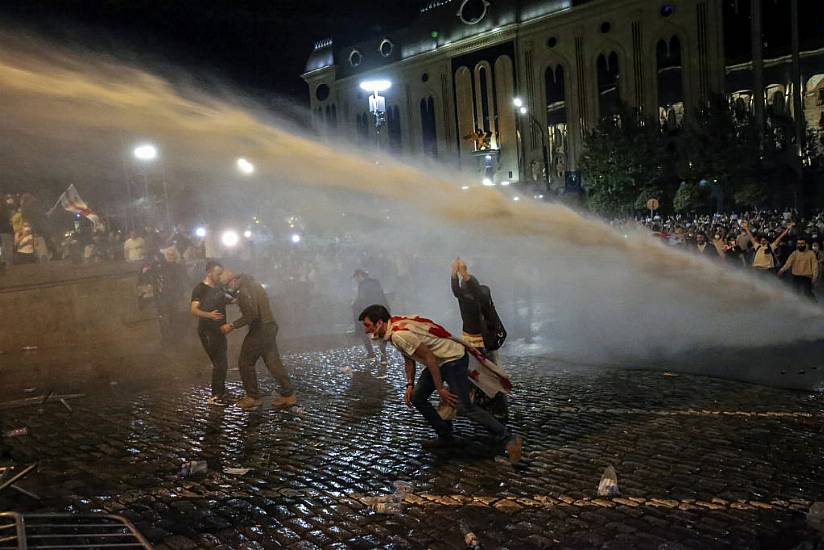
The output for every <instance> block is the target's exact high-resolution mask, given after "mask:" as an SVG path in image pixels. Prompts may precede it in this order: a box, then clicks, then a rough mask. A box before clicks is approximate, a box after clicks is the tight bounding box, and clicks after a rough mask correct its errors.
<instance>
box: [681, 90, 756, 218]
mask: <svg viewBox="0 0 824 550" xmlns="http://www.w3.org/2000/svg"><path fill="white" fill-rule="evenodd" d="M677 149H678V174H679V176H680V178H681V179H682V180H683V181H686V182H688V183H690V184H698V183H701V182H703V183H704V184H710V185H713V186H717V187H719V188H720V189H721V191H722V192H723V194H724V196H726V197H732V196H734V195H735V193H736V191H737V190H739V189H740V188H741V187H742V186H743V185H746V184H747V182H752V181H753V180H754V179H757V176H758V173H759V169H760V155H761V153H760V147H759V136H758V128H757V126H756V125H755V123H754V121H753V119H752V117H751V116H750V115H748V114H746V113H745V114H744V115H743V116H740V117H736V116H735V113H734V112H733V110H732V109H731V108H730V105H729V103H728V101H727V99H726V98H724V97H723V96H720V95H715V96H712V97H711V98H710V99H709V101H708V102H707V103H706V104H705V105H702V106H700V107H699V108H698V109H695V110H693V111H691V113H689V114H688V115H687V116H686V117H685V118H684V125H683V128H682V131H681V133H680V135H679V136H678V138H677ZM690 189H693V188H692V187H690ZM679 192H681V190H680V189H679ZM685 192H686V191H685ZM683 200H684V197H683V196H682V199H681V201H682V202H681V204H682V206H683Z"/></svg>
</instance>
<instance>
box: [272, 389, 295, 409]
mask: <svg viewBox="0 0 824 550" xmlns="http://www.w3.org/2000/svg"><path fill="white" fill-rule="evenodd" d="M297 404H298V396H297V395H295V394H294V393H293V394H292V395H290V396H288V397H283V396H282V395H279V396H277V397H275V398H274V399H272V408H273V409H288V408H289V407H293V406H295V405H297Z"/></svg>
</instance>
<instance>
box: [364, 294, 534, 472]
mask: <svg viewBox="0 0 824 550" xmlns="http://www.w3.org/2000/svg"><path fill="white" fill-rule="evenodd" d="M358 318H359V320H360V321H362V322H363V328H364V331H366V332H367V333H368V334H373V335H375V336H377V337H379V338H383V339H384V340H386V341H389V342H391V343H392V345H393V346H394V347H395V348H396V349H398V351H400V352H401V353H402V354H403V356H404V366H405V371H406V392H405V393H404V397H403V399H404V403H406V405H407V406H409V407H412V406H414V407H415V408H416V409H417V410H418V412H420V413H421V415H423V417H424V418H425V419H426V421H427V422H428V423H429V425H430V426H431V427H432V429H433V430H435V433H436V434H437V438H436V439H434V440H431V441H427V442H426V443H424V446H425V447H427V448H444V447H449V446H452V445H454V444H455V438H454V434H453V427H452V423H451V422H449V421H447V420H444V419H443V418H441V417H440V415H439V414H438V412H437V411H436V410H435V408H434V407H433V406H432V404H431V403H430V402H429V397H430V395H431V394H432V392H435V391H436V392H437V393H438V396H439V397H440V399H441V401H442V402H443V403H446V404H448V405H450V406H453V407H457V409H458V413H459V414H461V415H463V416H466V417H468V418H470V419H471V420H472V421H474V422H476V423H477V424H480V425H481V426H483V427H484V428H486V429H487V430H488V431H489V432H491V433H492V434H493V435H494V437H495V440H496V443H497V444H499V445H501V446H502V447H503V448H504V449H505V450H506V453H507V454H508V455H509V459H510V461H512V462H513V463H515V462H518V461H519V460H520V458H521V452H522V448H523V440H522V439H521V437H520V436H518V435H513V434H512V433H510V431H509V430H508V429H507V428H506V426H504V425H503V424H501V423H500V422H498V421H497V420H496V419H495V418H494V417H493V416H492V415H491V414H490V413H488V412H487V411H485V410H484V409H482V408H481V407H479V406H477V405H475V404H474V403H472V402H471V401H470V399H469V384H470V382H469V377H468V366H469V356H468V353H467V348H466V347H464V345H463V344H462V343H460V342H458V341H456V340H455V339H453V338H451V335H450V334H449V332H447V331H446V329H444V328H443V327H441V326H440V325H437V324H435V323H434V322H432V321H430V320H429V319H424V318H422V317H409V316H406V317H390V316H389V311H388V310H387V309H386V308H385V307H384V306H381V305H377V304H376V305H371V306H369V307H367V308H366V309H365V310H364V311H363V312H362V313H361V314H360V315H359V316H358ZM417 363H421V364H422V365H424V370H423V372H422V373H421V375H420V377H419V378H418V381H417V383H415V382H414V379H415V373H416V372H415V371H416V364H417Z"/></svg>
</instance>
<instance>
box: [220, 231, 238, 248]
mask: <svg viewBox="0 0 824 550" xmlns="http://www.w3.org/2000/svg"><path fill="white" fill-rule="evenodd" d="M220 240H221V241H223V246H225V247H227V248H232V247H234V246H236V245H237V243H238V242H239V241H240V237H239V236H238V234H237V232H236V231H233V230H232V229H227V230H226V231H224V232H223V235H221V237H220Z"/></svg>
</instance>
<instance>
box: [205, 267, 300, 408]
mask: <svg viewBox="0 0 824 550" xmlns="http://www.w3.org/2000/svg"><path fill="white" fill-rule="evenodd" d="M222 280H223V282H224V283H225V284H227V285H228V286H229V288H231V289H233V290H234V289H237V291H238V294H237V297H238V305H239V306H240V313H241V317H240V319H237V320H236V321H233V322H232V323H227V324H224V325H223V326H222V327H220V330H221V332H222V333H223V334H229V333H230V332H232V331H233V330H235V329H238V328H241V327H244V326H247V325H248V327H249V332H247V333H246V337H245V338H244V339H243V345H242V346H241V348H240V360H239V361H238V363H239V364H238V367H239V370H240V377H241V379H242V380H243V389H244V390H245V391H246V396H245V397H244V398H243V399H241V400H240V401H238V403H237V404H238V406H239V407H241V408H243V409H247V410H252V409H256V408H258V407H259V406H260V404H261V401H260V397H261V393H260V388H259V387H258V380H257V373H256V372H255V365H256V364H257V361H258V359H260V358H261V357H262V358H263V363H264V364H265V365H266V368H267V369H269V372H270V373H271V374H272V377H274V379H275V380H277V381H278V384H279V385H280V396H279V397H276V398H275V399H273V400H272V407H273V408H275V409H285V408H287V407H291V406H293V405H295V404H297V396H296V395H295V390H294V388H293V387H292V383H291V381H290V380H289V375H288V374H287V372H286V368H285V367H284V366H283V363H282V362H281V360H280V352H279V351H278V344H277V335H278V325H277V323H276V322H275V317H274V315H272V309H271V307H270V306H269V296H267V295H266V289H264V288H263V285H261V284H260V283H258V282H257V281H256V280H254V279H253V278H252V276H251V275H247V274H245V273H244V274H235V273H224V274H223V278H222Z"/></svg>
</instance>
